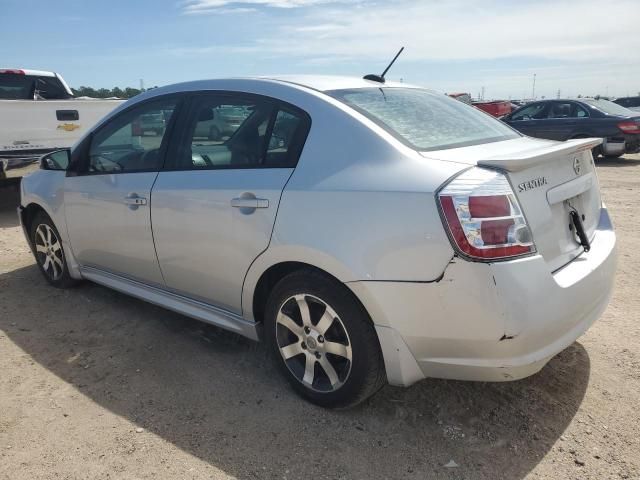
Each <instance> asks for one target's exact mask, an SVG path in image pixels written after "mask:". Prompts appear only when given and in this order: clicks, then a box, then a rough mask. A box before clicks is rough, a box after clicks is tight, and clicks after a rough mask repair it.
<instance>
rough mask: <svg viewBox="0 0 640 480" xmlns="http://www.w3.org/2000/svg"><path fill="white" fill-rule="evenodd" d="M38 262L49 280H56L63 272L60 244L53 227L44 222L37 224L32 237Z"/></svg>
mask: <svg viewBox="0 0 640 480" xmlns="http://www.w3.org/2000/svg"><path fill="white" fill-rule="evenodd" d="M34 243H35V247H36V256H37V258H38V263H40V266H41V267H42V270H44V272H45V274H46V275H48V276H49V278H50V279H51V280H54V281H55V280H58V279H59V278H60V277H62V274H63V272H64V254H63V252H62V244H61V243H60V239H59V238H58V236H57V235H56V233H55V232H54V231H53V229H52V228H51V227H50V226H49V225H47V224H46V223H42V224H40V225H38V228H36V234H35V239H34Z"/></svg>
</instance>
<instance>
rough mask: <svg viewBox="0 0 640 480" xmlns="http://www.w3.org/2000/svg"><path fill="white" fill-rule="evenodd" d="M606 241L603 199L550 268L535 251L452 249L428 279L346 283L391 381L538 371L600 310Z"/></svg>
mask: <svg viewBox="0 0 640 480" xmlns="http://www.w3.org/2000/svg"><path fill="white" fill-rule="evenodd" d="M615 245H616V238H615V233H614V231H613V226H612V225H611V221H610V219H609V215H608V213H607V210H606V209H605V208H603V209H602V210H601V216H600V222H599V225H598V229H597V231H596V235H595V238H594V240H593V243H592V249H591V250H590V251H589V252H588V253H583V254H582V255H580V256H579V257H578V258H576V259H575V260H573V261H572V262H571V263H570V264H568V265H566V266H565V267H563V268H562V269H560V270H558V271H556V272H553V273H551V272H550V271H549V269H548V267H547V264H546V262H545V261H544V259H543V258H542V257H541V256H537V255H536V256H533V257H527V258H522V259H518V260H514V261H510V262H499V263H495V264H484V263H471V262H466V261H464V260H460V259H454V261H452V262H451V263H450V264H449V266H448V267H447V269H446V270H445V272H444V276H443V277H442V279H440V280H439V281H437V282H432V283H410V282H408V283H400V282H353V283H350V284H349V286H350V287H351V288H352V289H353V291H354V292H355V293H356V295H358V297H359V298H360V299H361V300H362V302H363V303H364V305H365V307H366V308H367V309H368V311H369V313H370V314H371V316H372V318H373V320H374V322H375V323H376V328H377V330H378V336H379V338H380V343H381V346H382V350H383V354H384V357H385V365H386V367H387V376H388V378H389V382H390V383H391V384H394V385H410V384H411V383H413V382H415V381H417V380H420V379H421V378H425V377H438V378H451V379H459V380H482V381H506V380H516V379H519V378H523V377H526V376H528V375H532V374H534V373H536V372H537V371H539V370H540V369H541V368H542V367H543V366H544V365H545V364H546V363H547V362H548V361H549V360H550V359H551V358H552V357H553V356H554V355H556V354H557V353H559V352H560V351H562V350H563V349H565V348H566V347H567V346H569V345H571V344H572V343H573V342H574V341H575V340H576V339H577V338H578V337H579V336H580V335H582V334H583V333H584V332H585V331H586V330H587V329H588V328H589V327H590V326H591V324H593V322H594V321H595V320H596V319H597V318H598V317H599V316H600V315H601V314H602V312H603V311H604V309H605V308H606V306H607V304H608V302H609V299H610V296H611V292H612V288H613V281H614V275H615V269H616V247H615Z"/></svg>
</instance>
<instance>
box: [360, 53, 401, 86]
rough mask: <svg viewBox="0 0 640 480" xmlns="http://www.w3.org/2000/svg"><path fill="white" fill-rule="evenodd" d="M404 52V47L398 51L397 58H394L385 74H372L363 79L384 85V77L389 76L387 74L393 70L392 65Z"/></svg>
mask: <svg viewBox="0 0 640 480" xmlns="http://www.w3.org/2000/svg"><path fill="white" fill-rule="evenodd" d="M403 50H404V47H402V48H401V49H400V50H399V51H398V53H396V56H395V57H393V60H391V63H390V64H389V65H388V66H387V68H385V69H384V72H382V75H376V74H375V73H370V74H369V75H365V76H364V77H362V78H364V79H365V80H371V81H372V82H378V83H384V76H385V75H386V74H387V72H388V71H389V69H390V68H391V65H393V64H394V63H395V61H396V60H397V58H398V57H399V56H400V54H401V53H402V51H403Z"/></svg>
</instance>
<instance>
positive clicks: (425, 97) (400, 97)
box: [327, 87, 520, 151]
mask: <svg viewBox="0 0 640 480" xmlns="http://www.w3.org/2000/svg"><path fill="white" fill-rule="evenodd" d="M327 94H329V95H331V96H332V97H334V98H336V99H338V100H340V101H342V102H344V103H346V104H347V105H349V106H350V107H352V108H353V109H355V110H357V111H358V112H360V113H362V114H363V115H365V116H366V117H368V118H369V119H371V120H373V121H374V122H376V123H377V124H378V125H380V126H381V127H383V128H384V129H385V130H387V131H388V132H389V133H391V134H392V135H394V136H395V137H396V138H398V139H399V140H401V141H403V142H404V143H406V144H408V145H409V146H411V147H412V148H414V149H416V150H421V151H426V150H442V149H446V148H454V147H464V146H468V145H478V144H481V143H489V142H498V141H501V140H508V139H512V138H518V137H519V136H520V135H519V134H518V133H516V132H515V131H514V130H512V129H511V128H509V127H508V126H506V125H505V124H503V123H502V122H501V121H499V120H497V119H495V118H493V117H491V116H490V115H488V114H486V113H484V112H482V111H480V110H478V109H476V108H474V107H471V106H469V105H465V104H464V103H462V102H459V101H457V100H454V99H452V98H449V97H448V96H446V95H442V94H437V93H433V92H429V91H427V90H421V89H416V88H397V87H381V88H358V89H352V90H333V91H329V92H327Z"/></svg>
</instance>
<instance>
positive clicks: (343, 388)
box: [265, 271, 386, 408]
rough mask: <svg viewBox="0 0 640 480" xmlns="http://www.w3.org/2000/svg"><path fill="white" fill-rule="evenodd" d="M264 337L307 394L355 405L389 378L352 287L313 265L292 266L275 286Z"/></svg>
mask: <svg viewBox="0 0 640 480" xmlns="http://www.w3.org/2000/svg"><path fill="white" fill-rule="evenodd" d="M265 338H266V341H267V343H268V345H269V349H270V351H271V352H272V355H273V356H274V358H275V361H276V363H277V364H278V366H279V368H280V370H281V371H282V373H283V374H284V376H285V377H286V378H287V380H288V381H289V382H290V384H291V385H292V386H293V388H294V389H295V390H296V391H297V392H298V393H299V394H300V395H301V396H303V397H304V398H306V399H307V400H309V401H311V402H312V403H315V404H317V405H320V406H323V407H329V408H345V407H349V406H353V405H356V404H358V403H360V402H362V401H364V400H365V399H367V398H368V397H370V396H371V395H373V394H374V393H375V392H377V391H378V390H379V389H380V388H381V387H382V386H383V385H384V384H385V382H386V374H385V370H384V363H383V358H382V352H381V350H380V344H379V342H378V337H377V335H376V332H375V329H374V328H373V324H372V323H371V320H370V318H369V316H368V315H367V313H366V311H365V310H364V308H363V307H362V306H361V305H360V304H359V303H358V302H357V301H356V299H355V298H354V297H353V294H352V293H351V291H350V290H348V289H347V287H345V286H344V285H342V284H341V283H339V282H337V281H335V280H333V279H332V278H330V277H328V276H326V275H323V274H321V273H319V272H315V271H299V272H294V273H292V274H290V275H288V276H286V277H285V278H283V279H282V280H281V281H280V282H279V283H278V284H277V285H276V287H275V288H274V289H273V291H272V292H271V294H270V296H269V299H268V301H267V307H266V311H265Z"/></svg>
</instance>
